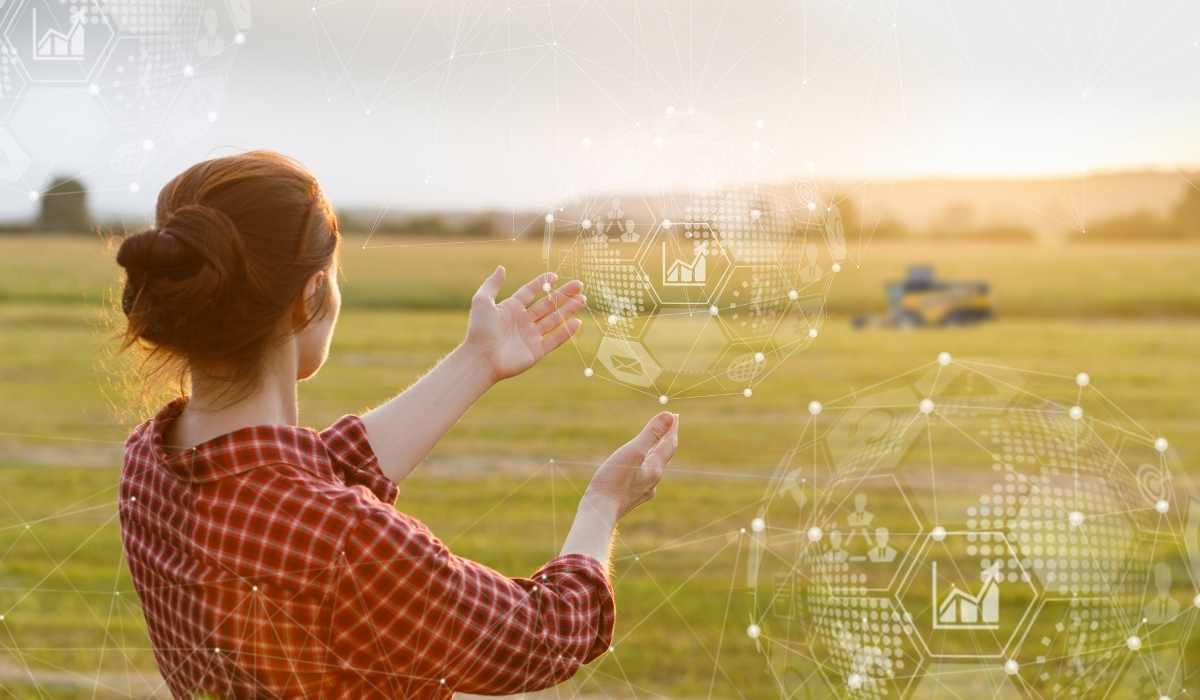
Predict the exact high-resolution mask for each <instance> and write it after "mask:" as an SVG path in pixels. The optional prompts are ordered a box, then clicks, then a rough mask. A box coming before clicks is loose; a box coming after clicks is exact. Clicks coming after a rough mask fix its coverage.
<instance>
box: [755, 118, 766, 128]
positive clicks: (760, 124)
mask: <svg viewBox="0 0 1200 700" xmlns="http://www.w3.org/2000/svg"><path fill="white" fill-rule="evenodd" d="M766 125H767V123H766V122H764V121H763V120H761V119H755V120H754V128H756V129H761V128H763V127H764V126H766Z"/></svg>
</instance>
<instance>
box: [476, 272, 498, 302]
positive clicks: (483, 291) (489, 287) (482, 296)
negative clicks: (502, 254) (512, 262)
mask: <svg viewBox="0 0 1200 700" xmlns="http://www.w3.org/2000/svg"><path fill="white" fill-rule="evenodd" d="M504 274H505V272H504V266H503V265H500V266H498V267H497V268H496V270H495V272H493V273H492V274H491V275H489V276H488V278H487V279H485V280H484V281H483V284H481V285H480V286H479V291H477V292H475V297H474V298H473V299H472V300H471V301H472V303H477V302H481V301H484V300H486V301H490V302H492V303H495V301H496V295H497V294H499V293H500V287H501V286H502V285H503V284H504Z"/></svg>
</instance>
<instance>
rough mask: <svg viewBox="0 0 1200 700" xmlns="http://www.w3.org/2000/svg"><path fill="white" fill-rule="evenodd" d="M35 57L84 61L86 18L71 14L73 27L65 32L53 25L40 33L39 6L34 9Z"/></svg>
mask: <svg viewBox="0 0 1200 700" xmlns="http://www.w3.org/2000/svg"><path fill="white" fill-rule="evenodd" d="M31 30H32V32H33V46H34V49H33V58H34V60H35V61H82V60H83V59H84V58H85V57H86V55H87V54H86V52H85V50H84V43H83V40H84V32H85V27H84V19H83V16H82V15H80V14H73V15H72V16H71V27H70V29H68V30H67V31H66V32H65V33H64V32H61V31H59V30H58V29H55V28H53V27H51V28H49V29H47V30H45V31H44V32H42V33H41V34H40V35H39V34H38V15H37V8H36V7H35V8H34V9H33V22H32V28H31Z"/></svg>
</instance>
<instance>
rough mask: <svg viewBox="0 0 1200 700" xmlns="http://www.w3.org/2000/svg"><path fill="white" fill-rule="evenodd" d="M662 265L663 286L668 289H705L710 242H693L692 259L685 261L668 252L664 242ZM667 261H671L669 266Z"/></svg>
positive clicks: (662, 244)
mask: <svg viewBox="0 0 1200 700" xmlns="http://www.w3.org/2000/svg"><path fill="white" fill-rule="evenodd" d="M660 245H661V246H662V264H663V285H664V286H667V287H703V286H704V285H706V284H708V241H693V242H692V257H691V259H690V260H686V261H685V260H683V259H681V258H679V257H676V256H672V255H671V254H670V253H669V252H668V251H667V242H666V241H663V242H662V243H661V244H660ZM667 260H670V261H671V262H670V265H669V266H668V263H667Z"/></svg>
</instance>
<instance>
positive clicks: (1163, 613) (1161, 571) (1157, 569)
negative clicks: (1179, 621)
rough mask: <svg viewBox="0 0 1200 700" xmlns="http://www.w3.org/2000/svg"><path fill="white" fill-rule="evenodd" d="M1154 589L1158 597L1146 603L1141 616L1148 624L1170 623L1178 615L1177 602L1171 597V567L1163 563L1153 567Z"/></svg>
mask: <svg viewBox="0 0 1200 700" xmlns="http://www.w3.org/2000/svg"><path fill="white" fill-rule="evenodd" d="M1154 587H1155V588H1156V589H1157V590H1158V595H1156V596H1155V597H1154V599H1153V600H1151V601H1150V602H1148V603H1146V607H1145V609H1144V610H1143V611H1142V616H1143V617H1145V618H1146V622H1149V623H1150V624H1159V623H1163V622H1170V621H1171V620H1173V619H1175V616H1176V615H1178V614H1179V601H1177V600H1175V599H1174V598H1172V597H1171V565H1170V564H1168V563H1167V562H1165V561H1160V562H1158V563H1157V564H1155V565H1154Z"/></svg>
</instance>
